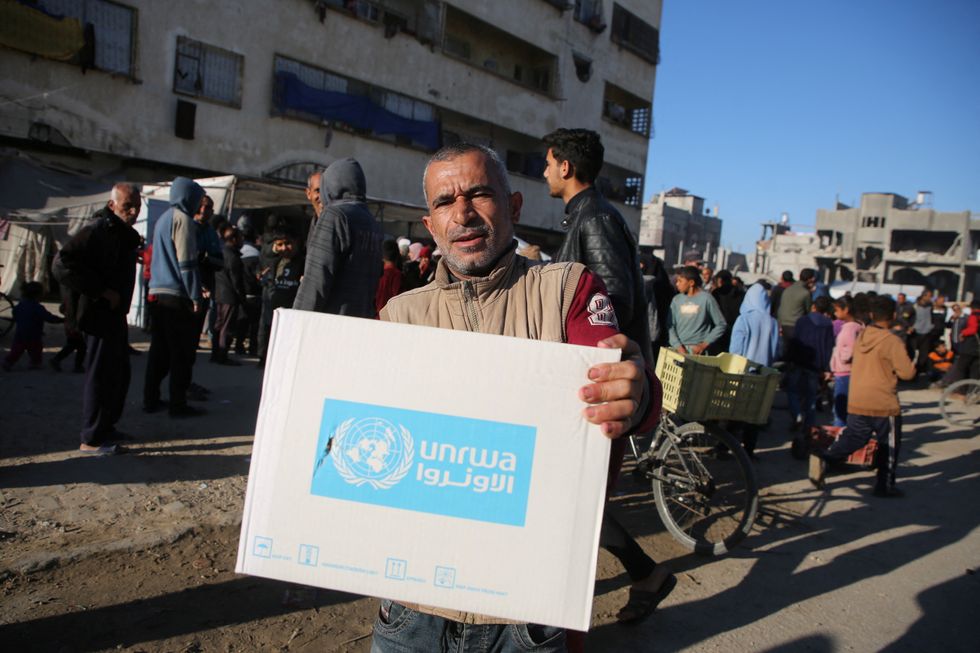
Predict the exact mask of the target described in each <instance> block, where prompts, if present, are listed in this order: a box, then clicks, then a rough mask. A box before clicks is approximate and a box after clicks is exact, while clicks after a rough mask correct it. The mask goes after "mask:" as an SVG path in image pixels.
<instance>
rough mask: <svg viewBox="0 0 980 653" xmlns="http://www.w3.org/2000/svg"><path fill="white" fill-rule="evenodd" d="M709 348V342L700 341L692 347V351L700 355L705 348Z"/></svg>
mask: <svg viewBox="0 0 980 653" xmlns="http://www.w3.org/2000/svg"><path fill="white" fill-rule="evenodd" d="M707 348H708V343H706V342H699V343H698V344H696V345H694V347H692V348H691V353H692V354H694V355H695V356H700V355H701V354H702V353H704V350H705V349H707Z"/></svg>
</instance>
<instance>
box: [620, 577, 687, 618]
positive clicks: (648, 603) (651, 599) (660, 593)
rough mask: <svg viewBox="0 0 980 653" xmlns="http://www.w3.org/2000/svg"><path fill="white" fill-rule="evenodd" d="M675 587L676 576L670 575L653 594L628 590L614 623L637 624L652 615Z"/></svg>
mask: <svg viewBox="0 0 980 653" xmlns="http://www.w3.org/2000/svg"><path fill="white" fill-rule="evenodd" d="M676 586H677V576H675V575H674V574H671V575H670V576H667V578H665V579H664V582H663V583H661V584H660V587H658V588H657V590H656V591H655V592H647V591H645V590H638V589H633V588H632V587H631V588H630V597H629V600H628V601H627V602H626V605H624V606H623V608H622V609H621V610H620V611H619V614H617V615H616V621H618V622H619V623H621V624H637V623H640V622H641V621H643V620H644V619H646V618H647V617H649V616H650V615H651V614H653V611H654V610H656V609H657V606H658V605H660V602H661V601H663V600H664V599H665V598H667V595H668V594H670V593H671V592H672V591H674V588H675V587H676Z"/></svg>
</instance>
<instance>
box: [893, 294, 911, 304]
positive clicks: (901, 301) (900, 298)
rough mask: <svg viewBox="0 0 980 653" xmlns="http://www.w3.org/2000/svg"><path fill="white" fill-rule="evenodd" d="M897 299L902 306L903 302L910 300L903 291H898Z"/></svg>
mask: <svg viewBox="0 0 980 653" xmlns="http://www.w3.org/2000/svg"><path fill="white" fill-rule="evenodd" d="M896 299H897V301H898V304H899V305H900V306H901V305H902V304H904V303H905V302H906V301H908V300H907V298H906V297H905V293H903V292H900V293H898V295H897V297H896Z"/></svg>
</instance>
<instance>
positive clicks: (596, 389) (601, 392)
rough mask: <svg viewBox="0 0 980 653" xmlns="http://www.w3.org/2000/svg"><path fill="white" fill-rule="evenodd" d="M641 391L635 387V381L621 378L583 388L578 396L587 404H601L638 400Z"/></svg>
mask: <svg viewBox="0 0 980 653" xmlns="http://www.w3.org/2000/svg"><path fill="white" fill-rule="evenodd" d="M641 390H642V389H641V388H639V387H634V380H632V379H625V378H621V379H612V380H609V381H603V382H602V383H591V384H589V385H586V386H583V387H581V388H580V389H579V391H578V396H579V398H580V399H581V400H582V401H584V402H585V403H587V404H600V403H605V402H608V401H616V400H619V399H636V398H637V397H638V396H639V394H640V392H641Z"/></svg>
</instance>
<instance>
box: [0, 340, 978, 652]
mask: <svg viewBox="0 0 980 653" xmlns="http://www.w3.org/2000/svg"><path fill="white" fill-rule="evenodd" d="M142 337H143V336H142V334H140V333H138V332H134V334H133V338H134V340H135V341H136V343H135V344H136V346H137V347H138V348H141V349H145V343H144V342H139V339H140V338H142ZM0 344H2V345H3V347H2V348H0V349H5V348H6V346H9V342H4V343H0ZM51 344H52V345H56V344H57V342H56V338H52V339H51ZM206 358H207V356H206V352H204V353H202V354H200V356H199V361H198V364H197V368H196V370H195V376H196V378H198V379H199V380H200V381H201V382H202V383H203V384H205V385H207V386H208V387H210V388H212V390H213V395H212V398H211V400H210V401H209V402H208V403H207V404H205V405H206V407H207V409H208V411H209V413H208V415H207V416H206V417H204V418H200V419H197V420H186V421H171V420H170V419H169V418H167V417H166V416H165V415H164V416H160V415H145V414H143V413H142V412H141V411H140V410H139V398H140V393H141V390H142V378H143V377H142V374H143V364H144V362H145V356H135V357H133V358H132V362H133V366H134V374H133V379H134V381H133V385H132V387H131V390H130V395H129V406H128V407H127V412H126V416H125V417H124V419H123V421H122V423H121V424H120V428H121V429H123V430H125V431H127V432H129V433H132V434H133V435H134V436H135V438H136V439H135V440H134V441H133V442H132V443H131V445H130V448H131V453H130V454H129V455H125V456H119V457H114V458H102V459H93V458H88V457H81V456H79V455H78V454H77V452H76V448H77V442H78V440H77V421H78V415H79V412H80V391H81V377H80V376H79V375H73V374H71V373H61V374H56V373H54V372H52V371H50V370H48V369H45V370H38V371H26V369H25V367H24V366H23V363H22V366H21V367H20V368H19V370H18V371H14V372H12V373H8V374H3V375H0V595H2V607H0V642H3V643H4V644H3V647H4V649H5V650H11V651H55V652H63V653H71V652H82V651H130V652H136V651H146V652H156V651H177V652H192V651H367V650H368V649H369V633H370V626H371V622H372V620H373V618H374V613H375V610H376V602H375V601H374V600H372V599H366V598H361V597H355V596H350V595H346V594H340V593H337V592H331V591H327V590H307V589H305V588H300V587H296V586H290V585H287V584H284V583H279V582H273V581H267V580H263V579H258V578H252V577H245V576H238V575H236V574H235V573H234V572H233V571H232V570H233V568H234V559H235V555H236V550H237V542H238V526H239V524H240V519H241V504H242V500H243V495H244V487H245V481H246V478H245V475H246V474H247V470H248V459H249V454H250V450H251V441H252V433H253V429H254V421H255V411H256V408H257V406H258V397H259V392H260V388H259V386H260V383H261V374H260V373H259V372H258V371H257V370H256V369H254V367H253V366H243V367H241V368H225V367H219V366H215V365H211V364H209V363H208V362H207V359H206ZM936 398H937V393H936V392H934V391H929V390H909V391H906V392H903V394H902V399H903V403H904V404H905V406H906V409H907V416H906V429H905V430H906V440H905V448H904V449H903V453H902V458H903V460H904V464H903V467H902V474H901V484H902V487H903V488H904V489H905V490H906V492H907V497H906V498H904V499H898V500H882V499H874V498H872V497H871V496H870V488H871V481H872V478H871V475H870V473H869V472H866V471H861V470H848V472H847V473H844V474H841V475H836V476H833V477H831V479H830V482H829V484H828V489H827V490H826V491H823V492H819V491H816V490H814V489H813V488H812V487H810V485H809V483H807V482H806V481H805V480H804V479H805V473H806V472H805V467H804V464H803V463H800V462H798V461H795V460H793V459H792V458H791V457H790V455H789V453H788V443H787V440H788V436H787V431H786V426H787V424H786V422H785V418H784V416H783V415H784V413H783V412H782V411H778V410H777V411H776V414H775V415H776V419H775V421H774V423H773V425H772V427H771V428H770V430H769V431H768V432H765V433H763V435H762V438H761V443H760V450H759V454H760V458H761V460H760V461H759V462H758V463H757V467H756V470H757V473H758V476H759V479H760V486H761V487H763V488H764V489H763V494H762V503H761V514H760V519H759V524H758V526H757V528H756V531H755V532H754V533H753V535H752V536H751V537H750V538H749V539H747V540H746V542H745V543H744V545H743V546H742V547H740V548H739V549H738V551H736V552H735V553H734V554H733V555H730V556H727V557H725V558H721V559H705V558H700V557H697V556H693V555H690V554H687V553H686V552H685V551H684V550H682V549H681V548H680V547H679V546H678V545H676V543H674V541H673V540H672V539H671V538H670V537H669V536H668V535H667V534H666V533H665V531H664V529H663V527H662V525H661V524H660V521H659V519H658V517H657V515H656V511H655V508H654V506H653V502H652V496H651V495H650V493H649V492H648V491H647V487H646V486H645V485H644V484H641V483H640V482H639V481H638V480H637V479H635V478H634V477H631V476H629V475H626V476H625V477H624V483H623V485H622V490H623V491H622V493H621V495H620V496H619V497H617V500H616V510H618V511H619V512H620V514H621V515H622V516H623V518H624V521H625V522H626V523H627V525H628V526H629V528H630V529H631V530H632V531H633V532H634V533H635V534H637V535H639V536H641V542H642V544H643V546H644V547H645V548H646V549H647V550H648V551H649V552H650V553H651V554H652V555H654V556H655V557H656V558H657V559H658V560H662V561H664V562H666V563H667V564H670V565H671V566H672V567H673V568H674V569H675V571H677V572H678V576H679V579H680V582H679V584H678V587H677V589H676V590H675V591H674V593H673V594H672V595H671V596H670V597H669V598H668V599H667V600H666V601H665V602H664V604H663V605H662V606H661V608H660V610H659V611H658V612H657V613H656V614H655V615H654V616H653V617H652V618H651V619H649V620H648V621H646V622H644V623H643V624H641V625H639V626H636V627H632V628H625V627H622V626H619V625H616V624H615V619H614V615H615V613H616V611H617V610H618V608H619V607H620V606H621V605H622V604H623V603H624V602H625V600H626V587H627V586H628V579H627V577H626V576H625V574H624V573H623V572H622V569H621V568H620V567H619V566H618V564H617V563H616V562H615V560H614V559H612V558H611V557H610V556H608V555H606V554H605V553H603V554H601V556H600V560H599V580H598V582H597V587H596V600H595V609H594V615H593V629H592V631H591V632H590V634H589V637H588V650H589V651H599V652H603V651H684V650H690V651H694V650H697V651H705V650H708V651H710V650H726V651H731V650H735V651H843V650H855V651H876V650H889V651H920V650H943V651H973V650H975V648H976V645H975V641H974V640H975V634H976V632H977V627H976V624H977V623H978V622H980V608H978V607H977V606H978V603H977V601H976V597H977V596H978V590H980V580H978V577H977V575H976V574H975V571H976V570H977V568H978V567H980V532H978V524H980V505H978V502H977V498H978V497H980V434H977V433H971V432H966V431H963V430H954V429H952V428H950V427H947V426H946V425H944V424H943V423H942V422H940V421H939V420H938V417H937V415H936V410H935V401H936ZM778 401H779V400H777V402H778Z"/></svg>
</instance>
